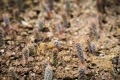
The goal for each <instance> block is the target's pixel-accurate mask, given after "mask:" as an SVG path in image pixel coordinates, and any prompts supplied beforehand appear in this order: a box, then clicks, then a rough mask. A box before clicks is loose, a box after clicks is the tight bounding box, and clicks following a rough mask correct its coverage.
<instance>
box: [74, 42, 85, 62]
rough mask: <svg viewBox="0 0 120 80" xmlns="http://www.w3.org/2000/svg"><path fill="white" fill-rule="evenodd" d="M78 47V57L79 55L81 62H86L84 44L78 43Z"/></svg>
mask: <svg viewBox="0 0 120 80" xmlns="http://www.w3.org/2000/svg"><path fill="white" fill-rule="evenodd" d="M76 49H77V52H78V57H79V59H80V61H81V63H82V64H84V63H85V57H84V52H83V49H82V46H81V44H80V43H77V44H76Z"/></svg>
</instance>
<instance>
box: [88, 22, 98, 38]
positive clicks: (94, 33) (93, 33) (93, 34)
mask: <svg viewBox="0 0 120 80" xmlns="http://www.w3.org/2000/svg"><path fill="white" fill-rule="evenodd" d="M98 38H99V35H98V31H97V27H96V24H95V23H92V25H91V28H90V39H91V40H93V39H98Z"/></svg>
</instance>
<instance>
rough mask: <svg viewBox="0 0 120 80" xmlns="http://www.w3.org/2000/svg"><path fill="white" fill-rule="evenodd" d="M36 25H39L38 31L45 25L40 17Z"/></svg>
mask: <svg viewBox="0 0 120 80" xmlns="http://www.w3.org/2000/svg"><path fill="white" fill-rule="evenodd" d="M36 27H37V29H38V31H41V30H43V27H44V21H43V20H40V19H38V22H37V24H36Z"/></svg>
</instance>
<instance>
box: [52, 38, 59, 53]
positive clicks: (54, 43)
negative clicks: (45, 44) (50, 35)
mask: <svg viewBox="0 0 120 80" xmlns="http://www.w3.org/2000/svg"><path fill="white" fill-rule="evenodd" d="M53 45H54V46H55V47H56V48H57V49H58V51H59V50H60V42H59V41H58V40H54V42H53Z"/></svg>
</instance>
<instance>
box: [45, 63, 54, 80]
mask: <svg viewBox="0 0 120 80" xmlns="http://www.w3.org/2000/svg"><path fill="white" fill-rule="evenodd" d="M44 80H52V67H51V66H50V65H49V64H48V65H47V67H46V68H45V74H44Z"/></svg>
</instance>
